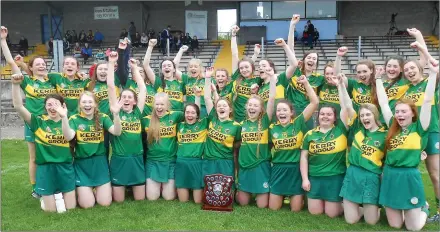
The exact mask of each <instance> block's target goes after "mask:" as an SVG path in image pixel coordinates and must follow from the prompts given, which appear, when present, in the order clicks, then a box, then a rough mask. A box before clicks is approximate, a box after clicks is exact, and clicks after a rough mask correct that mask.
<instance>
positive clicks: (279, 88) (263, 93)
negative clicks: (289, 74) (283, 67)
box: [258, 72, 286, 108]
mask: <svg viewBox="0 0 440 232" xmlns="http://www.w3.org/2000/svg"><path fill="white" fill-rule="evenodd" d="M280 75H286V73H285V72H284V73H281V74H280ZM280 75H278V76H280ZM269 92H270V82H267V83H265V82H263V83H262V85H261V87H260V89H259V90H258V96H260V98H261V100H263V101H264V107H265V108H266V107H267V102H268V101H269ZM281 99H284V86H283V85H282V84H281V82H280V81H279V80H278V78H277V84H276V92H275V105H276V103H277V102H278V101H279V100H281Z"/></svg>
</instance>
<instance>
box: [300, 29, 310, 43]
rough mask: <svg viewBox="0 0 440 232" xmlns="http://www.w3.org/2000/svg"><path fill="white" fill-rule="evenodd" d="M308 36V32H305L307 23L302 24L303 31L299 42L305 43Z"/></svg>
mask: <svg viewBox="0 0 440 232" xmlns="http://www.w3.org/2000/svg"><path fill="white" fill-rule="evenodd" d="M308 37H309V34H308V33H307V25H305V26H304V31H303V36H302V38H301V42H303V44H304V45H305V44H307V38H308Z"/></svg>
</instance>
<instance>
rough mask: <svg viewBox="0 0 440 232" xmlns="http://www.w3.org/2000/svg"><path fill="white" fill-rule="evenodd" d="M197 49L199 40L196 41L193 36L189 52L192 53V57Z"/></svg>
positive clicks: (195, 37)
mask: <svg viewBox="0 0 440 232" xmlns="http://www.w3.org/2000/svg"><path fill="white" fill-rule="evenodd" d="M198 49H199V40H198V39H197V36H194V37H193V39H192V40H191V51H192V52H193V55H194V50H195V51H196V52H197V50H198Z"/></svg>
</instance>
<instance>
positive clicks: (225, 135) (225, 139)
mask: <svg viewBox="0 0 440 232" xmlns="http://www.w3.org/2000/svg"><path fill="white" fill-rule="evenodd" d="M208 119H209V121H210V122H209V127H208V137H207V138H206V143H205V145H206V146H205V156H204V158H205V159H210V160H216V159H228V160H232V159H233V158H234V142H237V141H240V140H241V136H240V135H241V126H240V124H239V123H237V122H235V121H233V120H231V119H230V120H225V121H220V120H219V119H218V117H217V112H216V110H215V108H212V110H211V112H210V113H209V116H208Z"/></svg>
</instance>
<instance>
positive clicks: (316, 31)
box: [313, 27, 319, 46]
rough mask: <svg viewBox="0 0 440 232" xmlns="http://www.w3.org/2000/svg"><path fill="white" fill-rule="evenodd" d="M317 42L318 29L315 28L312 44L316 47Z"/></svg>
mask: <svg viewBox="0 0 440 232" xmlns="http://www.w3.org/2000/svg"><path fill="white" fill-rule="evenodd" d="M318 40H319V31H318V29H317V28H316V27H315V35H314V36H313V43H314V44H315V46H316V42H317V41H318Z"/></svg>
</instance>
